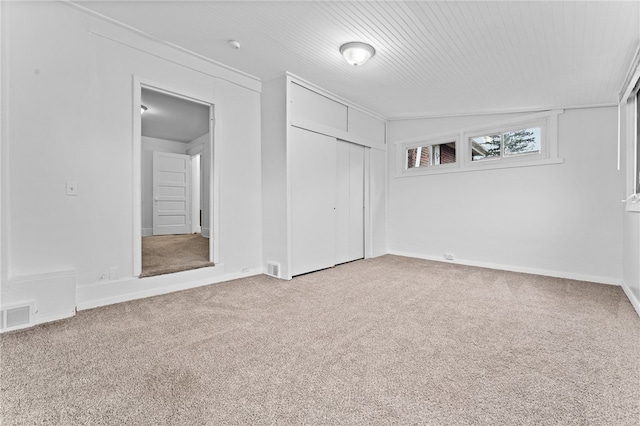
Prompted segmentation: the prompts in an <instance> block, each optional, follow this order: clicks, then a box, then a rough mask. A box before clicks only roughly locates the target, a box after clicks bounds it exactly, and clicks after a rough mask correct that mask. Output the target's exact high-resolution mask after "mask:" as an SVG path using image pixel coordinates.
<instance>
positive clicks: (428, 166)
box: [398, 137, 458, 175]
mask: <svg viewBox="0 0 640 426" xmlns="http://www.w3.org/2000/svg"><path fill="white" fill-rule="evenodd" d="M457 147H458V140H457V138H456V137H449V138H444V139H443V138H440V139H436V140H431V141H430V140H427V141H425V140H418V141H412V142H409V143H404V144H402V145H401V149H402V151H400V152H401V153H402V154H401V155H400V156H399V158H398V161H399V162H398V170H399V172H400V173H401V174H405V175H415V174H423V173H433V172H435V171H438V170H442V169H447V168H452V167H458V155H457Z"/></svg>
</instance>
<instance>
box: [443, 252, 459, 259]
mask: <svg viewBox="0 0 640 426" xmlns="http://www.w3.org/2000/svg"><path fill="white" fill-rule="evenodd" d="M444 258H445V259H447V260H453V259H455V258H456V255H455V254H453V253H445V254H444Z"/></svg>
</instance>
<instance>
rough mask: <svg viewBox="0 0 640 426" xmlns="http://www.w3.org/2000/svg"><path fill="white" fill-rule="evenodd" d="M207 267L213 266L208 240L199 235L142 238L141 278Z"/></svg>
mask: <svg viewBox="0 0 640 426" xmlns="http://www.w3.org/2000/svg"><path fill="white" fill-rule="evenodd" d="M207 266H213V263H211V262H209V239H208V238H205V237H203V236H202V235H200V234H184V235H154V236H153V237H142V273H141V274H140V277H141V278H142V277H152V276H154V275H163V274H170V273H172V272H180V271H188V270H190V269H198V268H204V267H207Z"/></svg>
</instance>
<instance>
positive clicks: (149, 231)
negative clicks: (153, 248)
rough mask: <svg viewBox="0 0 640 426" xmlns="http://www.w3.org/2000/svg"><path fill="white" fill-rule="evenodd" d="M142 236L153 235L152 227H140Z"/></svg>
mask: <svg viewBox="0 0 640 426" xmlns="http://www.w3.org/2000/svg"><path fill="white" fill-rule="evenodd" d="M142 236H143V237H151V236H153V228H142Z"/></svg>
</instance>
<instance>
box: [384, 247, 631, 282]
mask: <svg viewBox="0 0 640 426" xmlns="http://www.w3.org/2000/svg"><path fill="white" fill-rule="evenodd" d="M389 254H394V255H397V256H404V257H415V258H417V259H426V260H435V261H437V262H444V263H455V264H458V265H467V266H477V267H480V268H488V269H498V270H501V271H510V272H522V273H525V274H534V275H544V276H547V277H555V278H567V279H570V280H577V281H588V282H593V283H598V284H609V285H618V286H619V285H622V279H620V278H613V277H601V276H596V275H585V274H576V273H573V272H564V271H552V270H548V269H538V268H529V267H525V266H513V265H502V264H498V263H488V262H478V261H475V260H466V259H456V260H447V259H445V258H444V257H442V256H431V255H426V254H417V253H408V252H404V251H397V250H391V251H389Z"/></svg>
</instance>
